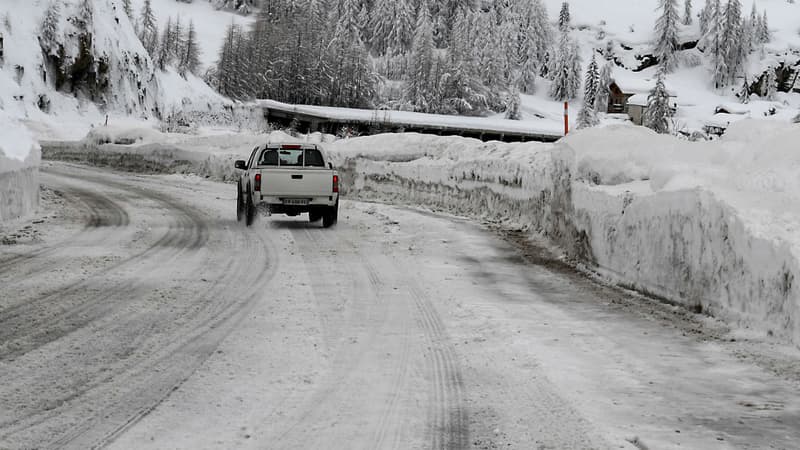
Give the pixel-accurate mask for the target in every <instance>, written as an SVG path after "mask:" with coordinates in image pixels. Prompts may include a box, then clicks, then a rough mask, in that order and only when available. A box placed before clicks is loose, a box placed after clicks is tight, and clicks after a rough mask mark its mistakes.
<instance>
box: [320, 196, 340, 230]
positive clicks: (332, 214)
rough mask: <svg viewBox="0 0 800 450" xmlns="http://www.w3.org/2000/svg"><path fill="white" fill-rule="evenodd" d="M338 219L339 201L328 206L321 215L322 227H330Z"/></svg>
mask: <svg viewBox="0 0 800 450" xmlns="http://www.w3.org/2000/svg"><path fill="white" fill-rule="evenodd" d="M338 221H339V202H338V201H337V202H336V204H335V205H333V206H331V207H330V208H328V211H326V212H325V214H323V215H322V227H323V228H330V227H332V226H333V225H335V224H336V222H338Z"/></svg>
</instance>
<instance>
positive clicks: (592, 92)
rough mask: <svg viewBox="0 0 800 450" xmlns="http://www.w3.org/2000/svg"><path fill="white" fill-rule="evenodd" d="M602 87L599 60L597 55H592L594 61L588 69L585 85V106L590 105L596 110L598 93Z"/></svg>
mask: <svg viewBox="0 0 800 450" xmlns="http://www.w3.org/2000/svg"><path fill="white" fill-rule="evenodd" d="M599 87H600V70H599V69H598V67H597V59H596V58H595V54H594V53H592V60H591V61H590V62H589V66H588V67H587V68H586V78H585V81H584V83H583V92H584V100H585V101H584V104H587V105H589V106H590V107H591V108H592V109H594V104H595V101H596V99H597V91H598V89H599Z"/></svg>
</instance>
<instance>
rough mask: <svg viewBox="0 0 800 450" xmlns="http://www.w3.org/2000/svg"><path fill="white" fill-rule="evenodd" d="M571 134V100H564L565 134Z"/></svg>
mask: <svg viewBox="0 0 800 450" xmlns="http://www.w3.org/2000/svg"><path fill="white" fill-rule="evenodd" d="M567 134H569V102H564V136H566V135H567Z"/></svg>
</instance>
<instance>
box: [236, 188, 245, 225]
mask: <svg viewBox="0 0 800 450" xmlns="http://www.w3.org/2000/svg"><path fill="white" fill-rule="evenodd" d="M236 191H237V192H236V221H237V222H241V221H242V219H244V198H243V197H242V185H241V184H239V185H237V187H236Z"/></svg>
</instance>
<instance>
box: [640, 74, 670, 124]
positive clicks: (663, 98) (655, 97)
mask: <svg viewBox="0 0 800 450" xmlns="http://www.w3.org/2000/svg"><path fill="white" fill-rule="evenodd" d="M665 76H666V72H665V70H664V68H663V67H660V68H659V70H658V75H657V76H656V85H655V87H654V88H653V89H652V90H651V91H650V95H648V96H647V109H646V110H645V112H644V117H643V124H644V126H646V127H647V128H650V129H652V130H653V131H655V132H656V133H660V134H666V133H669V132H670V121H669V117H670V116H671V115H672V112H671V110H670V106H669V94H668V93H667V88H666V85H665V84H664V77H665Z"/></svg>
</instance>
